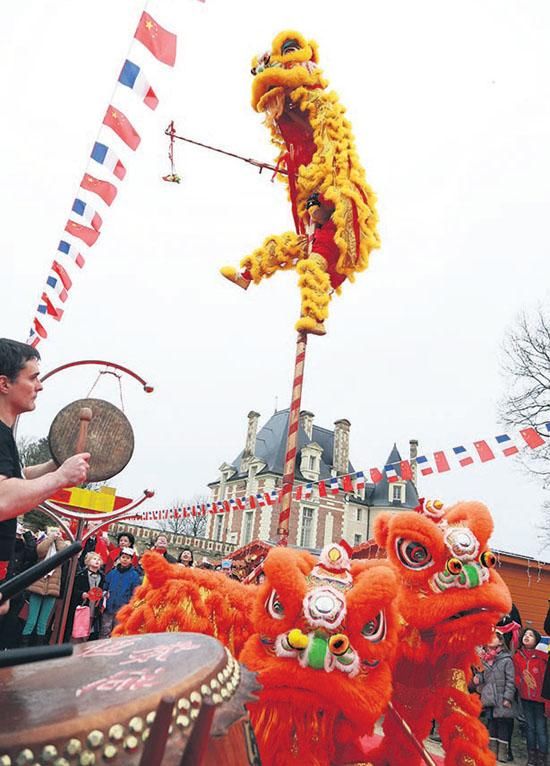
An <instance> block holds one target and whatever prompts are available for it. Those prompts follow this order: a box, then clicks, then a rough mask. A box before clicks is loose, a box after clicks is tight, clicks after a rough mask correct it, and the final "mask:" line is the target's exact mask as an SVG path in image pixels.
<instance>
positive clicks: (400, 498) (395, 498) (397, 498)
mask: <svg viewBox="0 0 550 766" xmlns="http://www.w3.org/2000/svg"><path fill="white" fill-rule="evenodd" d="M404 500H405V487H404V486H403V484H390V502H392V503H402V502H404Z"/></svg>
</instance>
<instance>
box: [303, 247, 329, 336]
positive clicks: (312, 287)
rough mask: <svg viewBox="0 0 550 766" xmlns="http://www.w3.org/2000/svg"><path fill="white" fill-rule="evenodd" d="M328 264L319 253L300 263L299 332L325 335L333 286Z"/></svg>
mask: <svg viewBox="0 0 550 766" xmlns="http://www.w3.org/2000/svg"><path fill="white" fill-rule="evenodd" d="M326 269H327V262H326V261H325V259H324V258H323V257H322V256H321V255H319V254H318V253H312V254H311V255H310V257H309V258H306V259H305V260H303V261H300V263H299V264H298V266H297V267H296V270H297V272H298V274H299V275H300V280H299V282H298V284H299V286H300V292H301V293H302V306H301V311H300V319H299V320H298V322H297V323H296V329H297V330H298V331H300V330H301V331H303V332H308V333H313V334H314V335H324V334H325V332H326V330H325V325H324V320H325V319H326V318H327V316H328V304H329V303H330V296H331V285H330V278H329V275H328V273H327V270H326Z"/></svg>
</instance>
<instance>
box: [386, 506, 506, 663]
mask: <svg viewBox="0 0 550 766" xmlns="http://www.w3.org/2000/svg"><path fill="white" fill-rule="evenodd" d="M492 531H493V522H492V519H491V515H490V513H489V510H488V509H487V507H486V506H485V505H483V504H482V503H479V502H460V503H457V504H456V505H453V506H451V507H450V508H448V509H447V510H444V508H443V505H442V503H439V502H437V501H436V502H435V503H429V502H428V503H426V504H425V505H424V504H423V503H421V505H420V506H419V508H418V509H417V510H416V512H415V511H404V512H402V513H384V514H380V515H379V516H378V517H377V519H376V521H375V538H376V542H377V543H378V544H379V545H380V546H382V547H384V548H385V549H386V551H387V555H388V558H389V560H390V562H391V563H392V564H393V566H394V568H395V570H396V571H397V572H398V573H399V577H400V579H401V583H402V587H401V589H400V594H399V598H398V608H399V611H400V613H401V615H402V616H403V618H404V620H405V621H406V623H407V624H408V626H409V627H410V628H413V629H416V630H417V631H418V633H419V636H420V639H425V640H424V641H422V642H418V643H416V644H415V645H414V648H413V649H412V650H413V651H416V652H418V651H420V646H421V645H422V644H423V645H424V646H427V643H428V644H429V645H430V651H434V650H436V652H437V653H438V654H444V653H447V652H454V651H459V652H460V651H461V650H467V649H469V648H473V647H474V646H475V645H476V644H479V643H483V642H485V641H487V640H488V638H489V636H490V634H491V631H492V629H493V627H494V625H495V624H496V623H497V622H498V620H499V619H500V617H501V616H502V615H503V614H506V613H507V612H508V611H509V610H510V607H511V599H510V593H509V591H508V588H507V587H506V585H505V583H504V581H503V580H502V578H501V577H500V575H499V574H498V573H497V572H496V570H495V569H494V565H495V556H494V554H493V553H492V552H491V551H490V550H489V548H488V541H489V537H490V535H491V533H492Z"/></svg>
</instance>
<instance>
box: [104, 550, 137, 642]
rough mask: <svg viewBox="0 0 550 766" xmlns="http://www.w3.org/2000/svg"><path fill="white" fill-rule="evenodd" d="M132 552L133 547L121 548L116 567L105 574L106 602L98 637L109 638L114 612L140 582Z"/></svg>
mask: <svg viewBox="0 0 550 766" xmlns="http://www.w3.org/2000/svg"><path fill="white" fill-rule="evenodd" d="M134 554H135V551H134V549H133V548H123V549H122V551H121V552H120V556H119V558H118V563H117V565H116V567H115V568H114V569H111V571H110V572H108V573H107V575H106V576H105V584H104V586H103V587H104V588H105V590H106V591H107V602H106V604H105V611H104V612H103V617H102V620H101V633H100V638H109V636H110V635H111V631H112V630H113V628H114V622H115V615H116V613H117V612H118V610H119V609H120V608H121V607H122V606H124V605H125V604H127V603H128V602H129V601H130V599H131V598H132V593H133V592H134V589H135V588H136V587H137V586H138V585H139V584H140V583H141V577H140V575H139V574H138V572H137V571H136V569H134V567H133V566H132V559H133V557H134Z"/></svg>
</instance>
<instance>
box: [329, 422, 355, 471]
mask: <svg viewBox="0 0 550 766" xmlns="http://www.w3.org/2000/svg"><path fill="white" fill-rule="evenodd" d="M350 426H351V423H350V422H349V420H346V418H342V419H341V420H335V421H334V448H333V457H332V463H333V468H334V469H335V470H336V471H337V472H338V473H347V470H348V464H349V429H350Z"/></svg>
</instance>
